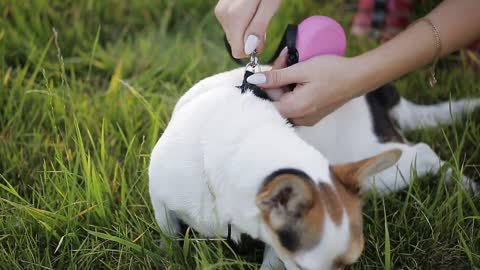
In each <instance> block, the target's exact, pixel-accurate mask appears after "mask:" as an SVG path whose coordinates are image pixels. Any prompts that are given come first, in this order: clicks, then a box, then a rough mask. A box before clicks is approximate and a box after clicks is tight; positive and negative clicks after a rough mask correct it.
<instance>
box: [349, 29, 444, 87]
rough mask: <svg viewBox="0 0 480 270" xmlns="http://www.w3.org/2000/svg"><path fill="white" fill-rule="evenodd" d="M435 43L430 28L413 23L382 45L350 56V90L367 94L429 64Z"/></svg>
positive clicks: (432, 57) (434, 50) (435, 50)
mask: <svg viewBox="0 0 480 270" xmlns="http://www.w3.org/2000/svg"><path fill="white" fill-rule="evenodd" d="M437 47H438V44H437V40H436V38H435V33H434V32H433V30H432V27H431V26H430V25H429V24H428V23H426V22H422V23H420V22H419V23H416V24H414V25H412V26H411V27H410V28H408V29H407V30H405V31H404V32H403V33H400V34H399V35H397V36H396V37H395V38H393V39H392V40H390V41H389V42H387V43H385V44H382V45H381V46H379V47H377V48H375V49H373V50H371V51H368V52H366V53H363V54H361V55H358V56H355V57H352V66H353V69H352V70H353V71H355V72H352V73H353V74H352V76H353V80H352V88H353V89H352V91H355V94H357V95H363V94H366V93H368V92H370V91H372V90H375V89H376V88H378V87H380V86H382V85H384V84H386V83H389V82H391V81H393V80H396V79H398V78H399V77H401V76H403V75H404V74H406V73H408V72H410V71H412V70H415V69H417V68H419V67H422V66H424V65H426V64H428V63H431V62H432V61H433V60H434V59H435V58H436V57H438V53H437Z"/></svg>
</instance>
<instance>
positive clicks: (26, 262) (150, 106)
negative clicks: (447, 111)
mask: <svg viewBox="0 0 480 270" xmlns="http://www.w3.org/2000/svg"><path fill="white" fill-rule="evenodd" d="M215 2H216V1H197V0H178V1H166V0H165V1H162V0H158V1H156V0H144V1H114V0H105V1H95V0H84V1H59V0H58V1H47V0H34V1H18V0H3V1H0V269H144V268H145V269H255V268H256V267H257V266H258V264H257V263H258V262H259V261H260V260H261V250H257V249H255V250H254V251H250V252H247V253H246V254H245V253H242V254H241V255H239V254H233V253H232V252H231V251H230V249H229V247H228V246H227V245H226V244H225V243H222V242H216V243H205V242H196V241H191V239H188V238H187V239H186V242H185V244H184V245H183V247H180V246H179V245H178V244H177V243H176V241H174V240H170V239H164V241H165V242H166V245H165V248H164V249H162V248H161V246H160V239H162V235H161V232H160V231H159V229H158V228H157V226H156V224H155V221H154V217H153V212H152V208H151V206H150V201H149V197H148V176H147V166H148V162H149V153H150V151H151V149H152V148H153V146H154V144H155V142H156V141H157V139H158V138H159V136H160V135H161V134H162V130H163V129H164V128H165V126H166V124H167V123H168V121H169V117H170V113H171V110H172V107H173V105H174V104H175V101H176V100H177V98H178V97H179V96H180V95H181V94H182V93H183V92H184V91H186V90H187V89H188V88H189V87H190V86H191V85H192V84H193V83H195V82H196V81H197V80H199V79H201V78H203V77H205V76H208V75H210V74H214V73H217V72H220V71H224V70H226V69H229V68H232V67H235V64H233V63H232V61H231V60H230V59H229V57H228V55H227V54H226V52H225V49H224V47H223V43H222V31H221V29H220V27H219V25H218V23H217V22H216V20H215V18H214V16H213V6H214V4H215ZM319 2H321V1H284V3H283V5H282V8H281V10H280V12H279V13H278V15H277V16H276V17H275V19H274V21H273V23H272V27H271V28H270V30H269V33H268V37H269V41H268V44H270V46H269V48H268V51H267V53H266V55H268V54H270V53H271V52H272V51H273V50H274V49H275V46H276V44H277V42H278V40H279V39H280V33H281V32H282V31H283V29H284V28H285V26H286V24H287V23H289V22H298V21H299V20H301V19H302V18H304V17H306V16H308V15H314V14H323V15H329V16H332V17H334V18H336V19H338V20H340V21H341V22H342V23H343V24H344V26H345V27H347V28H348V27H349V22H350V20H351V16H352V14H353V9H352V6H351V5H348V4H346V3H345V1H339V0H335V1H323V2H325V3H323V4H322V3H319ZM417 2H418V1H417ZM431 6H432V3H430V2H429V1H421V4H419V5H418V6H417V8H416V11H415V14H416V16H420V15H422V14H424V13H425V12H426V11H427V10H428V8H430V7H431ZM348 40H349V45H348V46H349V47H348V55H355V54H357V53H360V52H362V51H365V50H367V49H369V48H372V47H374V46H376V45H377V43H376V42H375V41H372V40H369V39H363V38H355V37H349V39H348ZM438 73H439V74H438V78H439V81H440V84H439V86H438V87H437V88H435V89H430V88H429V87H428V83H427V81H428V79H427V77H428V73H427V72H425V70H419V71H417V72H414V73H412V74H410V75H408V76H406V77H404V78H402V79H401V80H399V81H398V82H396V84H397V86H398V87H399V89H400V90H401V92H402V93H403V94H404V95H405V96H407V97H408V98H410V99H412V100H414V101H419V102H426V103H431V102H435V101H439V100H448V99H449V98H459V97H465V96H480V81H479V78H478V74H477V75H475V73H474V72H473V71H472V70H470V69H469V68H468V67H467V66H466V65H465V64H462V62H461V61H458V60H456V59H453V58H449V59H446V60H443V61H442V62H441V63H440V67H439V69H438ZM408 137H409V139H411V140H412V141H425V142H427V143H428V144H429V145H431V146H432V147H433V149H434V150H435V151H436V152H438V153H440V156H441V157H442V158H443V159H445V160H447V161H449V163H450V164H451V165H452V166H453V167H454V168H455V172H456V174H457V175H459V174H460V173H462V172H463V173H466V174H467V175H469V176H471V177H472V178H476V179H478V178H480V172H479V171H480V143H479V142H480V114H478V113H476V114H473V115H470V116H469V117H467V119H466V120H465V121H462V122H459V123H456V124H455V125H453V126H443V127H439V128H435V129H429V130H419V131H416V132H413V133H410V134H408ZM479 212H480V197H473V196H472V194H471V193H470V192H468V191H466V190H464V189H463V188H461V186H460V184H457V183H453V184H452V185H446V184H445V183H444V181H443V173H440V174H438V175H430V176H428V177H425V178H422V179H417V180H416V181H415V182H414V184H413V185H412V186H411V187H410V188H409V189H408V190H405V191H402V192H399V193H397V194H394V195H391V196H388V197H386V198H378V197H376V196H375V194H371V195H369V196H367V200H366V203H365V211H364V219H365V230H364V231H365V237H366V248H365V251H364V253H363V256H362V257H361V260H360V261H359V262H358V263H356V264H355V265H353V266H352V267H350V268H349V269H480V255H479V254H480V216H479ZM250 250H252V249H250Z"/></svg>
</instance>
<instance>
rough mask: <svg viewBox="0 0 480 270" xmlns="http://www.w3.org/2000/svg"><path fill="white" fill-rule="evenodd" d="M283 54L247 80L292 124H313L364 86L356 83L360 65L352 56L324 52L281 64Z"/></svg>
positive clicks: (359, 93) (356, 93)
mask: <svg viewBox="0 0 480 270" xmlns="http://www.w3.org/2000/svg"><path fill="white" fill-rule="evenodd" d="M284 58H285V53H282V54H281V56H280V57H279V59H278V60H277V61H276V62H275V63H274V65H273V69H272V70H271V71H267V72H263V73H256V74H254V75H251V76H250V77H248V79H247V81H248V82H249V83H252V84H258V86H261V87H262V88H263V89H264V90H265V91H266V92H267V94H269V96H270V97H272V98H273V99H274V104H275V106H276V107H277V109H278V110H279V111H280V113H281V114H282V115H283V116H284V117H285V118H288V119H290V120H291V121H292V122H293V123H295V124H296V125H307V126H310V125H314V124H316V123H317V122H318V121H319V120H320V119H322V118H323V117H325V116H326V115H328V114H329V113H331V112H333V111H334V110H335V109H337V108H338V107H340V106H342V105H343V104H345V103H346V102H347V101H349V100H350V99H352V98H354V97H357V96H360V95H361V94H363V93H362V91H363V90H365V89H362V85H360V84H359V83H357V82H358V81H361V80H359V79H357V78H360V77H359V76H360V75H361V74H360V73H361V72H360V71H361V68H357V67H358V66H359V65H358V64H357V63H356V61H355V59H354V58H346V57H340V56H335V55H324V56H317V57H314V58H312V59H309V60H307V61H305V62H300V63H298V64H295V65H293V66H290V67H286V68H283V67H284V66H285V64H284V62H285V61H284ZM279 68H280V69H279ZM293 83H295V84H296V87H295V89H294V90H293V91H291V92H290V91H286V90H285V86H287V85H289V84H293Z"/></svg>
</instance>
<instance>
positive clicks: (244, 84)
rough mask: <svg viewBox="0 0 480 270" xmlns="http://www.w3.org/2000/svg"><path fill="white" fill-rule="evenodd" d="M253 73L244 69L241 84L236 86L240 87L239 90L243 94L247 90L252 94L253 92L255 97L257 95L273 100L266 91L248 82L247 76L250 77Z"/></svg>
mask: <svg viewBox="0 0 480 270" xmlns="http://www.w3.org/2000/svg"><path fill="white" fill-rule="evenodd" d="M253 74H254V73H253V72H252V71H249V70H245V75H244V76H243V82H242V85H240V86H237V88H238V89H240V91H241V92H242V94H244V93H245V92H247V91H251V92H252V94H254V95H255V96H256V97H259V98H261V99H264V100H269V101H273V100H272V99H271V98H270V97H269V96H268V95H267V93H265V91H263V90H262V89H261V88H260V87H258V86H256V85H254V84H251V83H249V82H247V78H248V77H250V76H251V75H253Z"/></svg>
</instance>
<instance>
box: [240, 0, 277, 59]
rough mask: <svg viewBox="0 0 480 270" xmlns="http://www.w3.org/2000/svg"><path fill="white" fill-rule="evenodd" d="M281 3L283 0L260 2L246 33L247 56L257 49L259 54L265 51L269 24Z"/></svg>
mask: <svg viewBox="0 0 480 270" xmlns="http://www.w3.org/2000/svg"><path fill="white" fill-rule="evenodd" d="M280 3H281V0H261V1H260V4H259V5H258V8H257V11H256V12H255V16H253V18H252V20H251V21H250V24H249V25H248V28H247V30H246V31H245V47H244V49H245V54H247V55H248V54H251V53H252V52H253V50H255V49H257V51H258V52H261V51H263V48H264V46H265V38H266V33H267V27H268V24H269V23H270V21H271V20H272V17H273V15H275V12H276V11H277V9H278V6H280ZM255 41H256V42H255ZM254 45H255V46H254Z"/></svg>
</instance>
